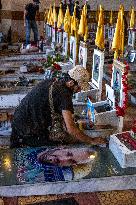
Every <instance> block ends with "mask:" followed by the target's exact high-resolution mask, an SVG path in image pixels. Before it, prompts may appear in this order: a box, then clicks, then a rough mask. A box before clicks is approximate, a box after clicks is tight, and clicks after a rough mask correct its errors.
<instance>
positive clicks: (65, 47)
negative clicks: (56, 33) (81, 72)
mask: <svg viewBox="0 0 136 205" xmlns="http://www.w3.org/2000/svg"><path fill="white" fill-rule="evenodd" d="M63 55H64V56H67V55H68V33H66V32H63Z"/></svg>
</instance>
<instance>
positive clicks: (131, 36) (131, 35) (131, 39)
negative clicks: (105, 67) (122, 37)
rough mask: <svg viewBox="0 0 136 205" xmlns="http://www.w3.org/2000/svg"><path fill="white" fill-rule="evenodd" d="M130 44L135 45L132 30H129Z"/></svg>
mask: <svg viewBox="0 0 136 205" xmlns="http://www.w3.org/2000/svg"><path fill="white" fill-rule="evenodd" d="M128 45H131V46H133V34H132V31H129V35H128Z"/></svg>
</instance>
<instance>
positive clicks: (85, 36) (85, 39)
mask: <svg viewBox="0 0 136 205" xmlns="http://www.w3.org/2000/svg"><path fill="white" fill-rule="evenodd" d="M87 38H88V25H86V28H85V35H84V41H85V42H86V41H87Z"/></svg>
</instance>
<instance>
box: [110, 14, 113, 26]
mask: <svg viewBox="0 0 136 205" xmlns="http://www.w3.org/2000/svg"><path fill="white" fill-rule="evenodd" d="M110 25H111V26H112V25H113V13H112V10H111V13H110Z"/></svg>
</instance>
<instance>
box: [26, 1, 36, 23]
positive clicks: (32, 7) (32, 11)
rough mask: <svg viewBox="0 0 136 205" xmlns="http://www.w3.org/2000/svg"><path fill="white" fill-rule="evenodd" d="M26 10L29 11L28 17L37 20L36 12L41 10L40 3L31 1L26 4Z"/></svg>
mask: <svg viewBox="0 0 136 205" xmlns="http://www.w3.org/2000/svg"><path fill="white" fill-rule="evenodd" d="M25 10H26V11H27V15H26V19H27V20H35V16H36V12H37V11H38V10H39V5H34V4H32V3H29V4H27V5H26V7H25Z"/></svg>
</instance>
